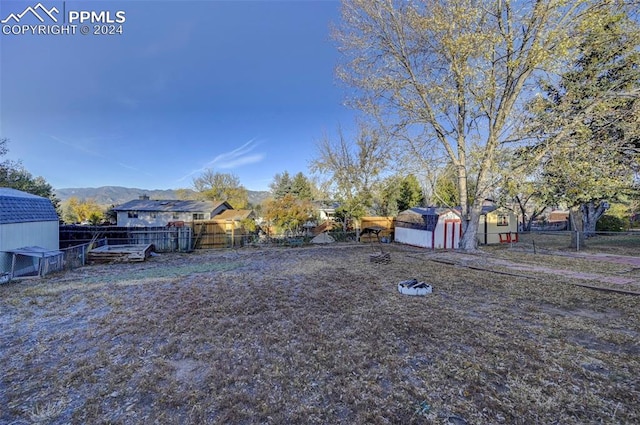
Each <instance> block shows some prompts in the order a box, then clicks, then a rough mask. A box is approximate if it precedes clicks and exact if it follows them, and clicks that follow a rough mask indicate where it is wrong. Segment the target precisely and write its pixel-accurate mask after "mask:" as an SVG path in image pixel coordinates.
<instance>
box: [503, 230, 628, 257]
mask: <svg viewBox="0 0 640 425" xmlns="http://www.w3.org/2000/svg"><path fill="white" fill-rule="evenodd" d="M510 245H511V246H512V247H517V248H520V249H525V250H528V251H532V252H538V251H540V252H543V251H593V252H601V253H611V254H619V255H640V231H628V232H596V233H595V234H593V235H589V236H587V235H585V234H584V233H582V232H576V231H533V232H521V233H519V234H518V241H517V242H515V243H514V242H512V243H511V244H510Z"/></svg>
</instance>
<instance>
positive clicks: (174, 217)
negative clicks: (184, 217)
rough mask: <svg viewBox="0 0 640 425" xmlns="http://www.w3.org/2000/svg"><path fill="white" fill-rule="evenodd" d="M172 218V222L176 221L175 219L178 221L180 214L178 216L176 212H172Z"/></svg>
mask: <svg viewBox="0 0 640 425" xmlns="http://www.w3.org/2000/svg"><path fill="white" fill-rule="evenodd" d="M172 218H173V219H174V220H177V219H179V218H180V214H178V213H177V212H174V213H173V216H172Z"/></svg>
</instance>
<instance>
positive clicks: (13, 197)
mask: <svg viewBox="0 0 640 425" xmlns="http://www.w3.org/2000/svg"><path fill="white" fill-rule="evenodd" d="M58 220H59V218H58V214H57V213H56V209H55V208H54V207H53V204H52V203H51V201H50V200H49V199H47V198H43V197H42V196H36V195H32V194H30V193H27V192H22V191H20V190H16V189H10V188H7V187H0V224H9V223H29V222H37V221H58Z"/></svg>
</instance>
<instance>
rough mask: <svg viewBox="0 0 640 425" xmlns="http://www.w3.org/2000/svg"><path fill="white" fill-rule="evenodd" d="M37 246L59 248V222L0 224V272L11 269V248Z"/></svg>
mask: <svg viewBox="0 0 640 425" xmlns="http://www.w3.org/2000/svg"><path fill="white" fill-rule="evenodd" d="M27 246H39V247H42V248H45V249H50V250H52V251H55V250H58V249H60V224H59V223H58V222H57V221H35V222H31V223H8V224H0V272H3V271H4V272H7V271H10V270H11V254H5V253H2V251H8V250H11V249H17V248H24V247H27Z"/></svg>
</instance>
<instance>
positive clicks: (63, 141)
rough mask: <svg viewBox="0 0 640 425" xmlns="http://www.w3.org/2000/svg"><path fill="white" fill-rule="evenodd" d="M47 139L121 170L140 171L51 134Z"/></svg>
mask: <svg viewBox="0 0 640 425" xmlns="http://www.w3.org/2000/svg"><path fill="white" fill-rule="evenodd" d="M49 137H51V138H52V139H53V140H55V141H56V142H58V143H61V144H63V145H65V146H69V147H71V148H73V149H75V150H77V151H80V152H83V153H85V154H88V155H91V156H95V157H97V158H101V159H104V160H106V161H109V162H112V163H114V164H117V165H119V166H120V167H122V168H126V169H128V170H133V171H139V172H140V171H141V170H140V169H139V168H136V167H134V166H131V165H127V164H125V163H122V162H118V161H116V160H114V159H113V158H110V157H108V156H106V155H104V154H102V153H100V152H96V151H94V150H91V149H88V148H87V147H85V146H83V145H81V144H77V143H72V142H70V141H68V140H65V139H62V138H60V137H57V136H53V135H51V134H50V135H49ZM93 139H97V138H88V139H87V140H90V141H91V140H93ZM101 139H102V138H101ZM112 139H119V137H114V138H112ZM145 174H147V175H149V176H150V175H151V174H148V173H145Z"/></svg>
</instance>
